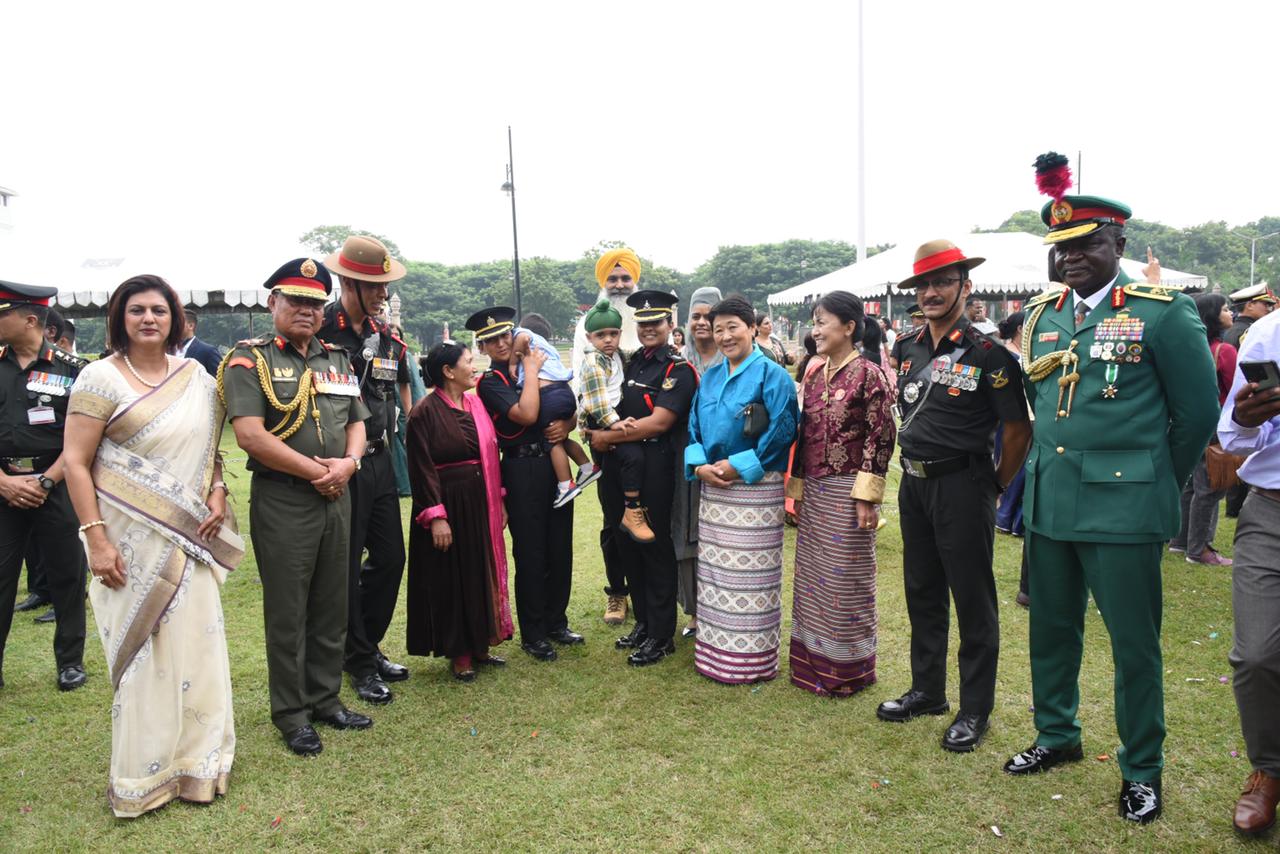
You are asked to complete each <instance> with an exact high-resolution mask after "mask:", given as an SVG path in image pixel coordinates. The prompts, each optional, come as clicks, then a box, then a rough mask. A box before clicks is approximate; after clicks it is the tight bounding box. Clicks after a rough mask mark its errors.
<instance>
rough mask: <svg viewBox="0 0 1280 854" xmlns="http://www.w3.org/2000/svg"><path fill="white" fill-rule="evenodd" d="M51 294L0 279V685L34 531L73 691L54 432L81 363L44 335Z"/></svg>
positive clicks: (74, 615) (66, 516) (70, 531)
mask: <svg viewBox="0 0 1280 854" xmlns="http://www.w3.org/2000/svg"><path fill="white" fill-rule="evenodd" d="M57 292H58V291H57V288H45V287H37V286H34V285H18V284H14V283H11V282H0V344H2V345H3V346H0V425H2V428H0V499H3V500H0V603H3V606H0V686H3V685H4V646H5V641H6V640H7V639H8V637H9V627H10V626H11V625H12V623H13V608H12V603H13V598H14V595H15V594H16V593H17V589H18V575H19V572H20V571H21V569H22V560H23V557H24V555H25V554H26V551H27V544H28V542H29V541H30V540H31V539H33V538H34V539H38V540H39V541H40V544H41V549H40V551H41V555H42V556H43V558H44V565H45V570H46V574H47V578H48V585H49V593H50V596H51V598H52V602H53V608H54V613H55V615H56V618H57V628H56V629H55V631H54V636H53V654H54V658H55V659H56V661H57V665H58V687H59V688H60V689H62V690H63V691H73V690H75V689H76V688H79V687H80V686H81V685H83V684H84V683H85V673H84V566H85V562H84V550H83V549H82V548H81V546H80V540H79V539H78V538H77V537H76V528H77V526H78V525H79V524H80V523H79V521H78V520H77V519H76V513H75V510H74V509H73V508H72V506H71V499H70V497H69V496H68V495H67V487H66V484H65V483H64V482H63V479H62V461H61V457H62V430H63V427H64V425H65V423H66V417H67V397H68V393H69V392H70V391H71V385H72V384H73V383H74V382H75V380H76V377H77V376H79V374H80V369H81V368H83V367H84V366H85V364H87V363H86V362H85V361H84V360H83V359H79V358H77V357H75V356H72V355H71V354H70V353H66V352H64V351H62V350H59V349H58V348H57V347H55V346H53V345H52V344H50V343H49V342H48V341H46V340H45V337H44V324H45V316H46V315H47V314H48V312H49V300H50V298H51V297H53V295H54V294H56V293H57Z"/></svg>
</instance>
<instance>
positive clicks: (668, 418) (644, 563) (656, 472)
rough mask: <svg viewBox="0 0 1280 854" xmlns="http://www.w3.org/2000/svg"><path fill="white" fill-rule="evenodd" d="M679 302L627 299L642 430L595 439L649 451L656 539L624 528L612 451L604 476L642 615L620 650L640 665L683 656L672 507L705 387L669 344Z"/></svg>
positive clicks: (607, 503) (633, 411) (625, 391)
mask: <svg viewBox="0 0 1280 854" xmlns="http://www.w3.org/2000/svg"><path fill="white" fill-rule="evenodd" d="M676 302H678V299H677V297H676V296H675V295H674V294H668V293H663V292H662V291H636V292H635V293H634V294H632V295H631V296H629V297H628V298H627V305H629V306H631V307H632V308H634V309H635V310H636V311H635V318H636V332H637V337H638V338H639V339H640V349H639V350H638V351H636V353H635V355H633V356H632V357H631V359H630V361H629V362H628V363H627V367H626V371H625V373H624V374H623V383H622V401H621V403H619V404H618V415H619V416H621V417H622V418H623V419H635V429H633V430H627V431H625V432H623V431H620V430H595V431H592V432H591V434H590V435H591V447H592V448H594V449H595V450H597V451H601V452H604V451H608V450H609V448H610V446H611V445H613V444H616V443H620V442H640V443H641V448H642V449H643V450H644V475H643V477H644V480H643V485H642V487H641V489H640V496H641V498H642V500H643V501H644V503H645V505H646V507H647V511H648V515H649V527H650V528H652V529H653V533H654V534H655V539H654V540H653V542H651V543H639V542H635V541H633V540H632V539H631V538H630V535H629V534H628V533H627V531H626V530H625V529H624V528H623V527H622V525H621V521H622V511H623V495H622V489H621V487H620V486H619V485H618V478H617V474H618V473H617V470H616V467H615V466H612V465H610V461H609V455H608V454H607V453H606V454H604V457H603V458H602V461H603V466H604V476H603V477H602V478H601V480H600V486H599V489H600V490H601V491H602V493H601V494H602V498H601V502H600V503H601V506H602V507H603V508H604V509H605V520H604V521H605V528H606V530H607V531H611V532H612V536H613V537H614V538H615V540H616V542H617V551H618V553H619V554H621V556H622V558H623V563H624V567H625V570H626V573H627V587H628V589H629V590H630V591H631V602H632V604H633V605H634V607H635V615H636V624H635V628H633V629H632V631H631V634H629V635H627V636H626V637H623V638H619V639H618V643H617V646H618V648H619V649H631V650H632V652H631V654H630V655H629V656H627V663H628V664H631V665H634V666H636V667H644V666H646V665H649V664H657V663H658V662H659V661H661V660H662V659H663V658H664V657H666V656H668V655H670V654H671V653H673V652H675V643H674V641H673V640H672V638H673V636H674V635H675V631H676V552H675V545H674V543H673V542H672V540H671V503H672V499H673V498H674V496H675V489H676V476H677V472H681V471H683V466H684V445H685V441H684V437H685V435H686V434H685V430H686V426H687V423H688V417H689V406H690V404H691V403H692V401H693V393H694V391H695V390H696V389H697V387H698V375H697V372H696V371H694V369H693V367H692V366H691V365H690V364H689V363H688V362H686V361H685V360H684V359H683V358H681V357H680V356H678V355H676V353H675V351H674V350H673V349H672V347H671V345H670V343H669V338H670V335H671V313H672V308H673V307H674V306H675V304H676Z"/></svg>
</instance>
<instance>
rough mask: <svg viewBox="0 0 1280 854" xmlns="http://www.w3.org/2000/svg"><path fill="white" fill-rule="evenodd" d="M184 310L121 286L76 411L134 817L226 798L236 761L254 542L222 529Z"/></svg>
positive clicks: (200, 378)
mask: <svg viewBox="0 0 1280 854" xmlns="http://www.w3.org/2000/svg"><path fill="white" fill-rule="evenodd" d="M181 312H182V305H181V303H180V302H179V300H178V296H177V294H176V293H175V292H174V291H173V289H172V288H171V287H169V285H168V284H167V283H166V282H165V281H164V280H163V279H161V278H159V277H157V276H137V277H135V278H132V279H129V280H128V281H126V282H124V283H123V284H122V285H120V287H119V288H117V289H116V291H115V293H114V294H113V295H112V298H111V302H110V304H109V305H108V307H107V339H108V345H109V346H110V347H111V348H112V350H113V354H112V355H111V356H110V357H108V358H104V359H101V360H99V361H97V362H94V363H92V364H90V365H89V366H88V367H86V368H85V369H84V371H82V372H81V374H80V378H79V379H78V380H77V382H76V384H75V386H73V387H72V390H71V400H70V402H69V404H68V410H67V416H68V417H67V427H66V446H65V451H64V459H65V461H66V467H67V476H66V477H67V483H68V485H69V488H70V490H71V500H72V502H73V503H74V504H75V508H76V515H78V516H79V517H80V522H81V527H80V531H81V534H82V536H83V537H84V540H85V545H86V548H87V549H88V554H89V569H90V571H91V572H92V573H93V576H94V581H93V582H92V583H90V585H89V598H90V601H91V603H92V605H93V613H94V617H95V619H96V621H97V625H98V631H99V635H100V637H101V639H102V646H103V650H104V651H105V653H106V658H107V666H108V668H109V669H110V672H111V681H112V685H113V687H114V689H115V699H114V701H113V703H112V706H111V719H112V738H111V773H110V783H109V786H108V790H107V793H108V799H109V800H110V803H111V808H112V810H113V811H114V812H115V814H116V815H117V816H119V817H121V818H132V817H135V816H138V815H142V814H143V813H145V812H148V811H149V810H153V809H155V808H157V807H160V806H162V805H164V804H166V803H168V802H169V801H171V800H173V799H174V798H182V799H183V800H188V801H197V802H201V803H207V802H210V801H212V800H213V799H214V797H215V796H216V795H220V794H224V793H225V792H226V791H227V781H228V777H229V774H230V771H231V763H232V760H233V758H234V755H235V727H234V724H233V722H232V707H231V671H230V666H229V663H228V660H227V642H226V636H225V634H224V632H223V620H222V604H221V600H220V598H219V592H218V587H219V585H220V584H221V583H222V581H223V579H224V578H225V577H226V573H227V572H228V571H230V570H232V569H234V568H235V566H236V564H237V563H238V562H239V560H240V558H241V556H242V555H243V553H244V543H243V541H241V539H240V537H239V536H238V535H236V534H235V533H234V532H233V531H231V530H228V529H227V528H226V527H225V526H223V524H222V522H223V519H224V516H225V514H226V500H227V499H226V485H225V484H223V483H222V465H221V462H220V460H219V457H218V453H217V451H218V441H219V439H220V437H221V433H222V423H223V411H222V407H221V406H220V405H219V403H218V399H217V393H216V390H215V385H214V380H213V378H212V377H210V376H209V374H208V373H207V372H206V371H205V370H204V368H202V367H201V366H200V365H199V364H198V363H196V362H194V361H191V360H189V359H181V358H178V357H176V356H171V355H169V354H170V353H171V352H172V351H173V350H174V348H175V346H176V345H177V344H178V343H180V341H181V336H182V323H181V317H182V315H181Z"/></svg>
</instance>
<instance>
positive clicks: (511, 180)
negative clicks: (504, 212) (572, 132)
mask: <svg viewBox="0 0 1280 854" xmlns="http://www.w3.org/2000/svg"><path fill="white" fill-rule="evenodd" d="M514 160H515V158H514V157H512V150H511V125H507V182H506V183H505V184H503V185H502V192H504V193H506V194H507V195H508V196H510V197H511V247H512V252H513V255H512V261H511V269H512V272H513V273H514V274H515V284H516V294H515V296H516V322H517V323H518V322H519V321H520V318H521V317H522V316H523V315H524V312H523V311H522V308H523V307H522V306H521V305H520V237H519V235H518V233H517V231H516V173H515V169H514V168H513V167H512V163H513V162H514Z"/></svg>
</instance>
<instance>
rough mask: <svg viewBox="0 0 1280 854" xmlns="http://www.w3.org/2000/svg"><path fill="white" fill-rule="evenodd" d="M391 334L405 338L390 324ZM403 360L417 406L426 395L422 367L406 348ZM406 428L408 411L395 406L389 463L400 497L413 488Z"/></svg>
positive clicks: (411, 393)
mask: <svg viewBox="0 0 1280 854" xmlns="http://www.w3.org/2000/svg"><path fill="white" fill-rule="evenodd" d="M391 334H392V335H394V336H395V337H396V338H399V339H400V340H401V341H404V340H405V337H404V330H403V329H401V328H400V327H399V326H396V325H394V324H392V326H391ZM404 360H405V361H406V362H407V363H408V364H409V400H410V403H411V404H412V405H414V406H417V404H418V401H419V400H422V398H424V397H426V395H427V389H426V386H425V385H423V383H422V368H420V367H419V366H418V361H417V360H415V359H414V357H413V354H412V353H410V352H409V351H408V349H406V350H405V354H404ZM398 400H399V398H397V401H398ZM408 429H409V413H407V412H405V411H404V410H403V409H401V408H400V407H399V406H397V407H396V429H395V436H394V440H395V441H393V442H392V443H391V463H392V468H394V469H395V473H396V491H397V492H399V493H400V497H401V498H409V497H411V496H412V495H413V490H412V489H411V488H410V486H409V462H408V453H407V452H406V450H405V445H404V443H405V438H404V437H405V431H406V430H408Z"/></svg>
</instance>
